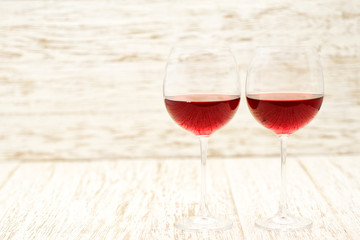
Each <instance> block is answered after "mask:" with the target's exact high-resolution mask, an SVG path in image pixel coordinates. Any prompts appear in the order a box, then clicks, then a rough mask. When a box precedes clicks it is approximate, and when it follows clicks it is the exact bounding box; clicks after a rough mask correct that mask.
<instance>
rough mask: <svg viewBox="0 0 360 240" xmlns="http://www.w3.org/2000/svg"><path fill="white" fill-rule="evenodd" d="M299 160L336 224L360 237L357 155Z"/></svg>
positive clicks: (354, 237)
mask: <svg viewBox="0 0 360 240" xmlns="http://www.w3.org/2000/svg"><path fill="white" fill-rule="evenodd" d="M318 158H320V160H317V159H302V160H301V162H300V164H301V166H302V167H303V169H304V170H305V171H306V173H307V174H308V176H309V178H310V179H311V181H312V182H313V183H314V185H315V186H316V188H317V189H318V192H319V193H320V194H321V195H322V196H323V198H324V199H325V200H326V201H327V202H328V204H329V205H330V206H331V211H332V213H333V214H334V215H336V216H337V219H338V225H339V226H341V227H342V228H344V229H345V230H346V232H348V234H349V235H350V236H351V238H349V239H354V240H355V239H359V238H360V202H359V200H360V161H359V160H360V158H359V156H337V157H329V158H324V157H318Z"/></svg>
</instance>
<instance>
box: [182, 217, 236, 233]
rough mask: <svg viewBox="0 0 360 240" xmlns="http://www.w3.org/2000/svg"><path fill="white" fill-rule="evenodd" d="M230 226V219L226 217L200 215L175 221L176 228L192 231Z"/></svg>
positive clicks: (223, 228)
mask: <svg viewBox="0 0 360 240" xmlns="http://www.w3.org/2000/svg"><path fill="white" fill-rule="evenodd" d="M232 226H233V223H232V221H230V220H227V219H218V218H213V217H201V216H194V217H189V218H185V219H182V220H180V221H179V222H177V223H175V227H177V228H178V229H181V230H184V231H194V232H203V231H219V230H227V229H230V228H231V227H232Z"/></svg>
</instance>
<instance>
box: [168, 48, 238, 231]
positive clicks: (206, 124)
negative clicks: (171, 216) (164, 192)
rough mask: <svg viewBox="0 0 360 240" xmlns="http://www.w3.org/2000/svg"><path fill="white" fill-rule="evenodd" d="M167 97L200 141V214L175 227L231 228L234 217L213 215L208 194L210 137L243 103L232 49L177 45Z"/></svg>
mask: <svg viewBox="0 0 360 240" xmlns="http://www.w3.org/2000/svg"><path fill="white" fill-rule="evenodd" d="M163 96H164V102H165V106H166V109H167V111H168V113H169V115H170V116H171V118H172V119H173V120H174V121H175V122H176V123H177V124H178V125H179V126H181V127H182V128H184V129H185V130H187V131H189V132H191V133H192V134H194V135H195V136H197V137H198V138H199V141H200V153H201V199H200V207H199V210H198V213H197V214H196V216H191V217H189V218H186V219H182V220H181V221H179V222H177V223H176V224H175V226H176V227H177V228H179V229H182V230H189V231H208V230H224V229H228V228H231V226H232V222H231V221H230V220H226V219H222V218H216V217H213V216H212V214H211V213H210V212H209V210H208V207H207V197H206V158H207V156H206V154H207V144H208V138H209V137H210V135H212V134H213V133H214V132H215V131H217V130H218V129H220V128H221V127H223V126H224V125H226V123H228V122H229V121H230V120H231V119H232V117H233V116H234V114H235V113H236V111H237V109H238V106H239V102H240V80H239V78H238V72H237V65H236V62H235V58H234V56H233V54H232V53H231V51H230V49H228V48H223V47H190V48H188V47H185V48H183V47H176V48H173V49H172V50H171V53H170V56H169V59H168V62H167V66H166V72H165V78H164V84H163Z"/></svg>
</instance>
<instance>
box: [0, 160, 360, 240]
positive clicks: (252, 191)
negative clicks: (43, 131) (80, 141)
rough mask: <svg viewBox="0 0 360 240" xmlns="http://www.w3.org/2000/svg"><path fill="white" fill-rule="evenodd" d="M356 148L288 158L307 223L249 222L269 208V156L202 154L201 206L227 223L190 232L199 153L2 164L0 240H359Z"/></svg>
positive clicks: (274, 192) (274, 179)
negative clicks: (204, 190)
mask: <svg viewBox="0 0 360 240" xmlns="http://www.w3.org/2000/svg"><path fill="white" fill-rule="evenodd" d="M359 160H360V159H359V156H342V157H311V158H310V157H304V158H298V159H289V167H288V170H289V174H288V175H289V195H290V204H289V205H290V209H291V210H292V211H293V212H294V213H296V214H299V215H303V216H306V217H309V218H311V219H313V221H314V224H313V226H312V227H311V228H310V229H308V230H300V231H293V232H276V231H265V230H261V229H258V228H256V227H255V226H254V221H255V220H256V219H257V218H258V217H261V216H270V215H271V214H273V213H274V212H275V211H276V207H277V200H278V195H279V178H280V176H279V172H280V171H279V162H278V159H277V158H245V159H212V160H209V163H208V170H209V174H208V176H209V179H208V185H209V198H208V200H209V208H210V210H211V211H212V212H213V214H214V215H218V216H223V217H227V218H229V219H231V220H233V221H234V226H233V228H232V229H231V230H227V231H223V232H221V231H219V232H209V233H188V232H183V231H179V230H177V229H175V228H174V222H175V221H176V220H177V219H180V218H182V217H185V216H189V215H192V214H194V212H195V211H196V208H197V203H198V198H199V174H198V173H199V160H198V159H191V160H185V159H177V160H166V161H164V160H156V159H144V160H119V161H116V160H111V161H109V160H98V161H91V162H86V161H81V162H20V163H5V162H4V163H0V166H1V167H0V169H1V170H0V187H1V189H0V206H1V208H0V234H1V235H0V237H1V239H246V240H248V239H249V240H250V239H251V240H252V239H262V240H266V239H269V240H270V239H274V240H275V239H302V240H304V239H328V240H329V239H337V240H339V239H354V240H356V239H359V238H360V231H359V230H360V201H359V199H360V179H359V174H360V161H359Z"/></svg>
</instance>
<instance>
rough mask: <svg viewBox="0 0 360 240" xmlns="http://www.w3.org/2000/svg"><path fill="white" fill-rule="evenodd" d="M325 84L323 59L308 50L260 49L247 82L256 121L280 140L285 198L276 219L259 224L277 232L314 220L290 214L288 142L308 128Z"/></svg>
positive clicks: (247, 95)
mask: <svg viewBox="0 0 360 240" xmlns="http://www.w3.org/2000/svg"><path fill="white" fill-rule="evenodd" d="M323 96H324V82H323V75H322V68H321V64H320V60H319V56H318V54H317V52H316V50H315V49H313V48H307V47H261V48H257V49H256V51H255V54H254V57H253V59H252V61H251V63H250V66H249V69H248V74H247V79H246V99H247V103H248V107H249V109H250V112H251V114H252V115H253V116H254V118H255V119H256V120H257V121H258V122H259V123H261V124H262V125H263V126H265V127H266V128H268V129H270V130H271V131H273V132H274V133H275V134H276V135H278V136H279V138H280V145H281V196H280V203H279V210H278V212H277V214H276V215H275V216H274V217H271V218H268V219H261V220H258V221H257V222H256V225H257V226H258V227H262V228H265V229H276V230H291V229H300V228H305V227H308V226H311V224H312V221H311V220H308V219H305V218H301V217H294V216H292V215H291V214H290V213H289V210H288V206H287V204H288V203H287V191H286V143H287V138H288V136H290V135H291V134H293V133H294V132H295V131H297V130H299V129H300V128H302V127H304V126H305V125H307V124H308V123H309V122H310V121H311V120H312V119H313V118H314V117H315V115H316V114H317V113H318V111H319V110H320V107H321V105H322V102H323Z"/></svg>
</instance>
